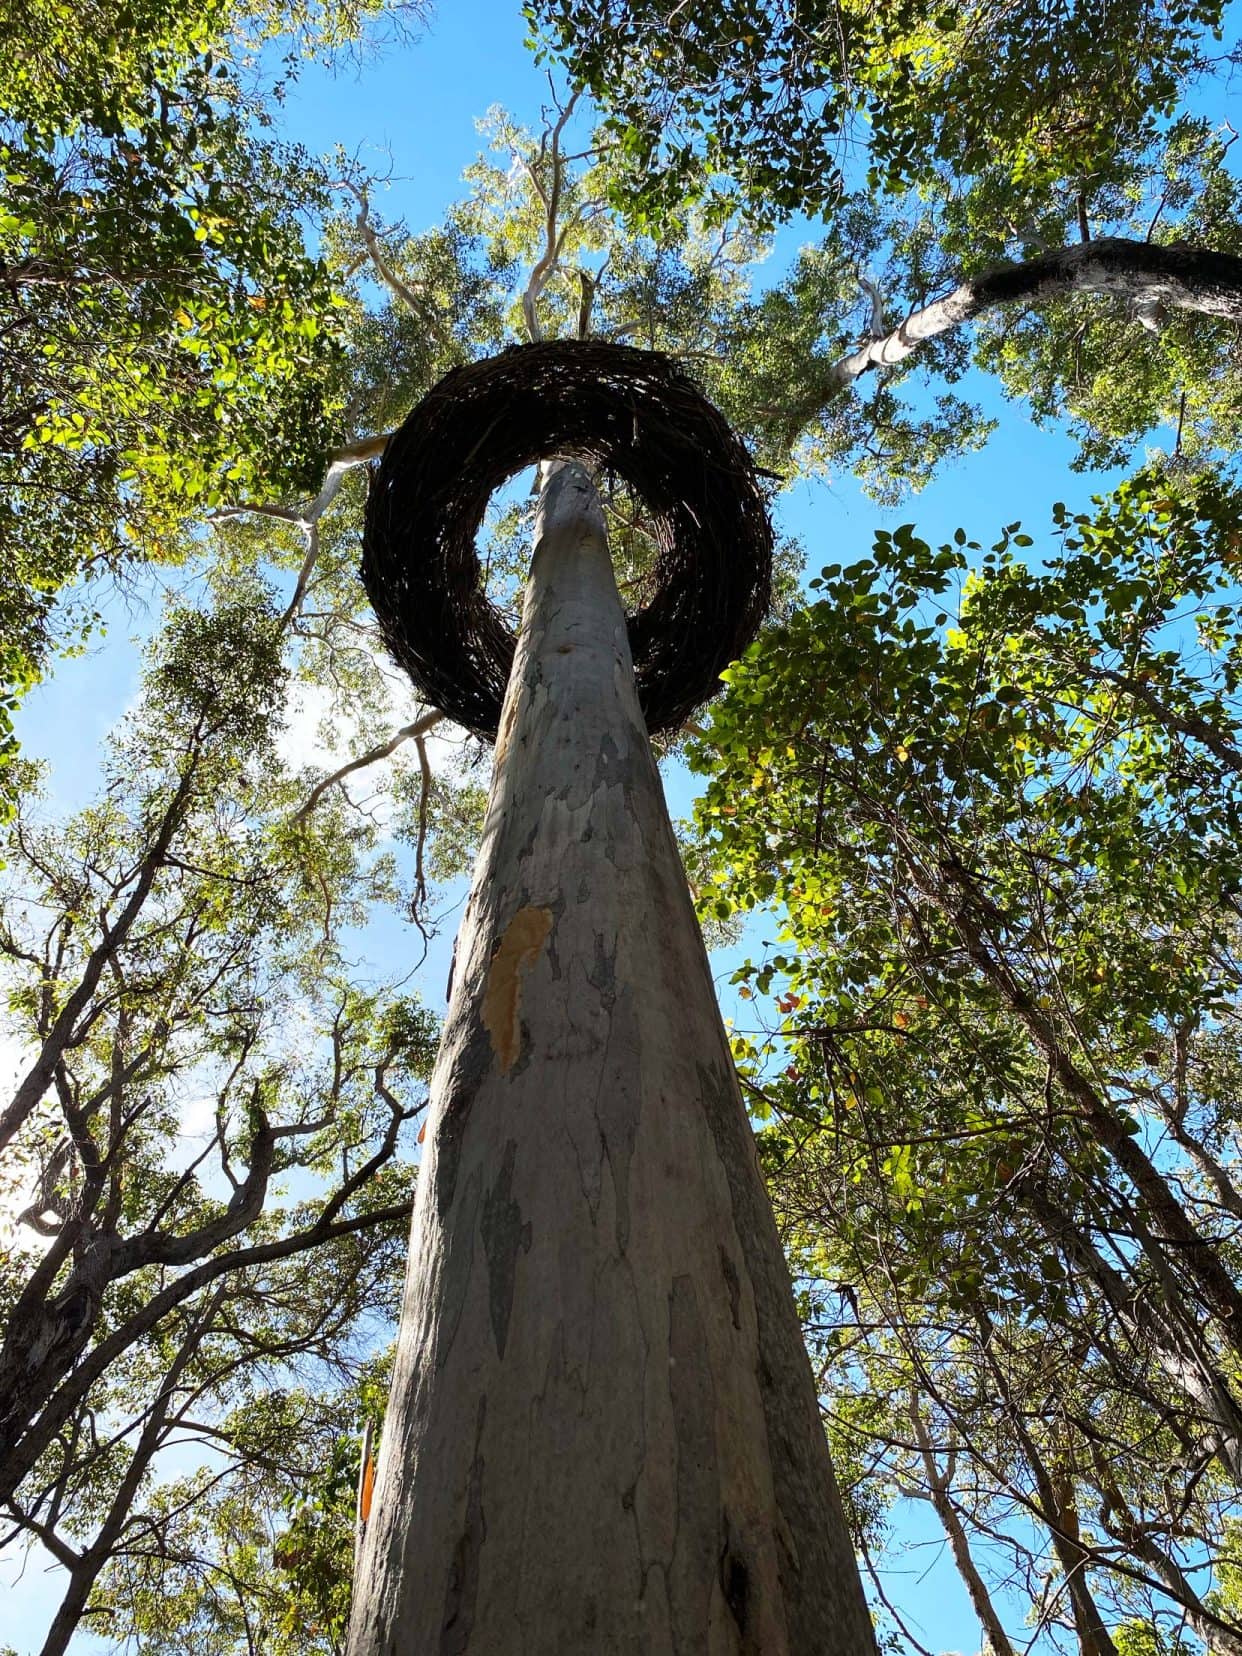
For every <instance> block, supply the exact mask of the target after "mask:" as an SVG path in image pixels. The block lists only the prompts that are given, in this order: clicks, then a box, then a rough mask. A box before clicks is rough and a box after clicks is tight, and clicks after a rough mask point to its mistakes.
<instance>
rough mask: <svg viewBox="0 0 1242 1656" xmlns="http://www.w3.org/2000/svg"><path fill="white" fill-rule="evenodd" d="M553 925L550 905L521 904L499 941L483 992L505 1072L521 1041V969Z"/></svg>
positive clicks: (486, 1017) (494, 1046)
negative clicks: (528, 905) (532, 906)
mask: <svg viewBox="0 0 1242 1656" xmlns="http://www.w3.org/2000/svg"><path fill="white" fill-rule="evenodd" d="M551 929H552V910H551V909H546V908H522V909H519V910H518V911H517V913H516V914H515V915H514V916H513V919H512V920H510V922H509V924H508V926H507V927H506V928H505V933H504V936H503V937H502V938H501V939H500V942H499V943H498V944H497V945H496V953H495V955H494V956H493V958H492V965H491V970H490V971H489V972H488V974H487V987H486V989H485V990H484V992H483V1026H484V1028H485V1029H486V1030H487V1033H488V1034H489V1035H490V1036H491V1038H492V1050H493V1051H494V1052H495V1054H496V1056H497V1058H498V1059H499V1060H500V1067H501V1069H502V1070H504V1071H505V1072H506V1074H507V1073H508V1071H509V1070H511V1069H512V1068H513V1063H514V1060H515V1059H516V1057H517V1055H518V1047H519V1045H520V1041H519V1033H518V1003H519V1001H520V999H521V994H522V973H523V972H524V971H526V970H528V969H529V967H530V966H531V965H532V963H533V962H534V960H535V957H536V956H537V955H538V953H539V951H540V949H541V948H542V947H543V944H544V940H545V939H546V938H547V935H548V933H549V932H550V931H551Z"/></svg>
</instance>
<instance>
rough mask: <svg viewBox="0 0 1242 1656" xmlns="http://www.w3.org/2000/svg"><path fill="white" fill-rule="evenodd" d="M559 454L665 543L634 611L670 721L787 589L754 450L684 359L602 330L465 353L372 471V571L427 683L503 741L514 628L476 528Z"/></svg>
mask: <svg viewBox="0 0 1242 1656" xmlns="http://www.w3.org/2000/svg"><path fill="white" fill-rule="evenodd" d="M558 454H572V455H573V456H574V457H575V458H579V459H583V460H586V461H587V462H588V463H590V462H593V463H594V464H595V466H596V467H597V469H598V470H600V471H602V472H612V473H614V474H615V475H616V476H618V477H620V478H621V479H623V480H624V481H625V482H626V483H628V484H629V485H630V486H631V487H632V488H633V489H634V490H635V491H636V492H637V493H638V494H639V495H640V496H641V497H642V499H643V500H644V501H645V503H646V505H647V507H648V509H649V511H650V512H651V515H652V520H653V522H652V525H651V532H652V534H653V535H654V538H655V541H656V544H657V547H658V549H659V556H658V561H657V565H656V571H655V592H654V596H653V597H652V599H651V602H650V603H648V604H647V605H646V607H645V608H643V609H641V610H639V611H638V612H637V613H636V614H634V615H632V616H630V617H629V619H628V628H629V638H630V648H631V651H632V652H633V656H634V669H635V673H636V676H637V680H638V692H639V699H640V701H641V704H642V708H643V712H644V714H645V716H646V720H647V728H648V729H649V730H651V731H659V730H669V729H673V728H675V727H676V726H678V725H680V724H682V723H683V722H684V721H685V719H687V718H688V717H689V715H690V714H691V713H692V712H693V711H694V710H695V708H696V707H698V706H700V705H701V704H702V703H703V702H705V701H706V700H707V699H708V698H709V697H710V696H712V695H714V694H715V693H716V691H717V690H718V689H719V687H720V685H719V675H720V673H721V671H722V669H723V668H725V667H726V666H727V665H728V664H729V662H730V661H733V660H735V659H736V657H737V656H739V655H740V654H741V652H742V651H743V650H744V649H745V648H746V646H747V644H749V643H750V641H751V639H752V638H753V637H754V636H755V633H756V631H757V630H758V627H759V624H760V622H761V621H762V619H763V616H764V614H765V612H766V610H767V607H768V603H769V596H770V590H771V574H772V531H771V527H770V525H769V523H768V516H767V511H766V509H765V506H764V500H763V495H762V493H761V491H760V488H759V483H758V480H757V478H756V475H755V471H754V467H753V466H752V464H751V461H750V457H749V455H748V454H747V453H746V450H745V449H744V448H743V447H742V444H741V443H740V442H739V441H738V439H737V438H736V437H735V436H734V434H733V432H732V431H731V430H730V428H729V426H728V424H727V422H726V421H725V419H724V418H723V416H722V415H721V414H720V413H719V412H718V411H717V410H716V409H715V408H713V407H712V405H711V404H710V403H709V402H708V401H707V399H706V398H705V397H704V396H703V393H702V392H701V391H700V390H699V389H698V388H697V386H695V385H694V383H693V382H692V381H691V380H690V379H688V378H687V377H686V375H685V374H684V373H683V372H682V371H681V369H680V368H679V367H678V366H677V364H676V363H674V362H672V361H671V360H670V359H669V358H668V357H666V356H663V355H661V354H659V353H657V352H653V351H639V350H634V349H632V348H631V347H629V346H626V345H612V344H607V343H604V342H602V341H595V340H586V341H574V340H549V341H547V342H544V343H540V344H537V345H516V346H512V347H511V348H510V349H508V350H506V351H502V352H501V353H500V354H499V355H498V356H494V357H489V358H487V359H486V360H484V361H482V362H473V363H470V364H468V365H467V366H466V367H463V368H455V369H453V371H452V372H451V373H449V374H446V375H445V377H444V378H443V379H442V380H441V381H440V382H439V384H438V385H436V386H435V387H434V388H433V389H432V390H431V391H429V392H428V393H427V395H426V396H425V397H424V398H423V400H422V401H421V402H420V403H419V404H418V406H417V408H415V409H414V411H413V413H412V414H411V415H410V416H409V418H408V419H407V420H406V421H405V423H404V425H402V427H401V428H400V430H399V431H397V432H395V433H394V434H393V436H392V438H391V439H390V441H389V443H388V447H387V449H386V450H385V452H384V458H383V461H382V462H381V464H380V466H379V469H378V472H377V474H376V476H375V478H374V480H373V483H372V487H371V491H370V499H369V502H368V506H367V516H366V530H365V534H364V539H363V556H362V578H363V581H364V583H365V585H366V589H367V593H368V595H369V597H370V599H371V603H372V605H373V606H374V608H375V613H376V616H377V618H378V620H379V624H380V628H381V631H382V634H383V637H384V641H385V643H386V645H387V647H388V649H389V650H390V651H391V652H392V655H393V656H394V657H395V659H396V660H397V662H398V663H399V664H400V666H401V667H402V668H404V670H405V671H406V672H407V673H408V674H409V676H410V678H411V679H412V680H413V682H414V685H415V687H416V688H417V689H418V691H419V692H420V694H421V695H423V696H424V697H425V698H426V699H427V700H428V701H429V702H431V703H432V704H433V705H434V706H436V707H438V708H439V709H440V710H441V711H442V712H444V713H445V714H447V715H448V717H449V718H450V719H453V720H454V721H456V722H457V723H458V724H461V725H464V726H465V727H466V728H467V729H468V730H471V731H473V732H474V733H475V735H477V736H480V737H482V738H484V739H485V740H491V739H492V738H494V736H495V734H496V727H497V725H498V723H499V720H500V708H501V702H502V701H503V698H504V693H505V686H506V684H507V683H508V679H509V670H510V668H511V667H512V665H513V653H514V648H515V639H514V635H513V633H512V632H511V630H510V629H509V627H508V626H507V625H506V623H505V621H504V619H503V617H502V616H501V614H500V612H499V611H498V610H497V609H496V607H495V606H494V605H493V604H492V603H491V602H490V600H489V599H488V597H487V595H486V593H485V592H484V590H483V576H482V571H481V568H480V565H479V557H478V553H477V552H476V550H475V544H474V542H475V535H476V533H477V531H478V528H479V525H480V523H481V522H482V520H483V514H484V511H485V510H486V507H487V503H488V500H489V498H490V496H491V495H492V493H493V491H494V490H495V489H496V488H498V487H499V485H500V484H502V483H503V482H504V481H505V480H506V479H507V478H509V477H512V476H513V475H514V473H516V472H519V471H521V470H523V469H524V468H525V467H527V466H529V465H531V464H533V463H534V462H536V461H538V460H541V459H546V458H551V457H552V456H555V455H558Z"/></svg>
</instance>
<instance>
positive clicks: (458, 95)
mask: <svg viewBox="0 0 1242 1656" xmlns="http://www.w3.org/2000/svg"><path fill="white" fill-rule="evenodd" d="M525 32H526V31H525V24H524V22H523V20H522V18H521V16H520V12H519V10H518V6H517V3H516V0H451V3H445V4H443V5H442V7H441V9H440V11H439V13H438V14H437V15H436V16H435V17H434V19H433V20H432V21H431V23H430V24H429V25H428V26H427V27H426V28H425V30H424V31H423V32H422V36H421V38H420V39H418V40H417V41H415V42H413V43H411V44H410V45H408V46H405V47H402V48H400V49H398V50H391V51H389V52H388V53H387V55H385V56H381V57H376V58H368V57H365V56H364V58H363V59H362V61H361V62H360V63H359V64H357V65H354V66H347V67H346V68H344V69H341V70H338V71H337V72H335V73H328V72H327V71H325V70H324V69H323V68H321V67H319V66H316V65H309V66H303V68H302V69H301V71H300V74H299V78H298V79H297V81H296V82H295V83H294V84H293V85H292V87H291V88H290V90H289V93H288V96H287V99H286V102H285V105H284V110H283V115H282V118H281V126H282V128H283V130H284V132H285V133H286V134H287V135H288V136H289V137H291V138H294V139H297V140H299V141H301V142H304V143H305V144H306V145H307V146H308V147H309V148H310V149H312V150H315V151H317V152H320V151H325V150H328V149H329V148H331V147H332V146H333V145H337V144H339V145H341V146H342V147H343V148H344V149H345V150H346V151H347V152H349V153H351V154H356V155H357V156H358V158H359V159H360V160H361V162H362V163H363V164H364V165H366V166H368V167H370V168H373V169H374V170H376V171H377V172H383V171H385V170H387V168H388V167H389V165H391V172H392V182H391V185H390V188H389V190H388V192H387V194H386V195H385V196H383V197H381V198H380V199H378V200H377V202H376V206H377V208H378V210H379V211H380V212H381V213H382V214H383V215H384V216H385V217H386V218H389V219H392V218H398V217H401V218H404V219H405V220H406V222H407V223H408V225H409V226H410V228H411V229H412V230H415V231H418V230H421V229H424V228H426V227H427V226H430V225H432V224H434V223H436V222H437V221H438V220H439V218H440V217H441V215H442V214H443V211H444V209H445V208H446V207H447V206H448V205H449V204H450V203H451V202H452V201H454V200H455V199H456V198H457V197H458V196H459V195H460V194H461V188H462V187H461V182H460V179H461V172H462V169H463V168H464V167H465V166H466V165H468V164H469V163H470V162H471V161H472V160H473V159H474V157H475V155H476V153H477V152H478V150H479V148H480V140H479V137H478V134H477V132H476V130H475V121H476V119H477V118H478V117H479V116H481V115H483V114H484V112H485V111H486V110H487V108H488V106H489V105H491V104H493V103H497V102H499V103H503V104H505V105H506V106H507V107H508V108H509V109H510V110H511V111H513V112H514V113H515V114H517V115H518V116H519V117H520V118H524V119H527V120H530V121H534V120H536V119H537V118H538V113H539V108H540V105H541V103H543V102H545V101H546V100H547V90H548V89H547V82H546V78H545V75H544V72H543V71H541V70H540V69H539V68H537V66H536V65H535V63H534V60H533V58H532V57H531V55H530V54H529V52H528V51H527V50H526V49H525V46H524V44H523V42H524V36H525ZM801 234H802V235H803V236H805V234H806V232H805V231H803V232H801ZM798 239H799V232H787V233H786V234H785V236H784V237H783V238H782V241H781V243H780V245H779V248H778V258H779V259H784V258H787V257H788V256H789V254H790V252H791V251H792V250H793V248H794V247H795V246H796V243H797V240H798ZM965 389H966V391H967V394H969V392H970V390H971V389H975V388H972V387H969V386H968V387H967V388H965ZM976 395H977V397H978V400H979V401H981V402H982V403H983V404H984V406H985V409H986V411H987V412H988V413H990V414H994V415H995V416H996V417H997V418H998V420H999V422H1000V423H999V428H998V430H997V432H996V434H995V436H994V437H993V439H992V441H991V443H990V444H989V446H988V447H987V448H986V449H985V450H984V451H983V452H982V453H980V454H978V455H975V456H972V457H970V458H968V459H966V460H962V461H959V462H957V463H955V464H954V465H952V466H950V467H948V468H947V469H946V470H945V471H944V473H943V474H942V475H941V477H940V478H939V479H938V480H937V481H936V483H935V484H934V485H933V486H932V487H931V488H929V489H928V490H927V491H926V492H925V493H924V494H923V495H922V496H920V497H918V498H916V499H914V500H912V501H909V502H907V503H905V504H904V505H903V506H902V507H900V508H897V509H881V508H879V507H877V506H876V505H875V504H874V503H873V502H870V501H868V500H867V499H866V498H865V497H863V496H862V494H861V493H860V491H859V490H858V489H857V487H856V486H855V485H854V484H853V483H852V482H851V480H849V479H848V478H841V479H837V480H834V481H831V482H825V481H820V482H815V483H809V484H800V485H798V486H797V487H796V488H794V489H793V490H792V491H790V493H789V494H788V495H787V496H786V497H785V499H784V500H783V502H782V503H781V506H780V518H781V522H782V525H783V527H784V528H786V529H787V530H789V531H792V532H794V533H796V534H798V535H799V536H800V537H801V538H802V539H803V540H804V542H805V543H806V545H807V547H808V550H809V559H808V569H809V572H810V573H814V572H815V570H816V569H818V567H819V566H820V565H821V564H823V563H825V562H830V561H836V562H848V561H850V559H851V558H853V557H857V556H861V555H863V554H864V553H865V552H866V550H867V549H868V547H869V545H870V542H871V537H872V534H873V532H874V530H875V529H876V528H878V527H882V526H887V527H890V528H891V527H892V526H893V525H895V524H896V523H900V522H906V521H914V522H916V523H917V524H918V526H919V529H920V532H921V533H922V534H923V535H924V536H925V537H926V538H928V539H929V540H932V541H938V540H941V539H947V538H948V537H949V536H950V535H951V534H952V531H953V530H954V529H955V528H956V527H957V526H958V525H959V524H961V525H963V526H964V527H966V528H967V529H968V530H969V531H970V532H971V534H972V536H974V537H976V538H978V539H981V540H982V539H984V538H985V537H987V538H992V531H993V530H994V529H996V528H998V527H999V526H1000V525H1001V524H1003V523H1010V522H1012V521H1013V520H1014V519H1016V518H1021V519H1022V520H1023V521H1024V522H1025V524H1026V525H1027V527H1028V529H1029V530H1030V532H1031V533H1032V534H1034V535H1035V536H1036V538H1037V541H1038V537H1039V535H1040V532H1041V530H1042V528H1043V526H1044V525H1045V524H1046V523H1047V522H1048V514H1049V509H1050V507H1051V505H1052V503H1053V501H1054V500H1057V499H1065V500H1067V501H1069V502H1070V503H1071V504H1074V505H1081V504H1085V502H1086V500H1087V498H1088V497H1089V495H1090V494H1091V493H1092V492H1094V491H1097V490H1099V489H1100V488H1101V487H1102V486H1103V485H1104V483H1105V481H1106V480H1105V479H1102V478H1100V477H1098V476H1097V477H1094V478H1084V477H1081V476H1079V475H1077V474H1075V473H1073V472H1071V471H1070V470H1069V469H1068V468H1069V461H1070V459H1071V458H1072V455H1073V452H1074V451H1073V445H1072V444H1071V443H1070V442H1069V441H1068V440H1067V439H1066V438H1065V437H1064V436H1062V435H1060V434H1057V433H1050V432H1041V431H1039V430H1037V429H1035V428H1034V427H1033V426H1032V425H1031V424H1030V422H1029V421H1028V420H1027V419H1026V418H1025V416H1024V414H1023V412H1022V410H1021V409H1020V408H1018V407H1015V406H1013V405H1008V404H1003V403H1001V402H1000V400H999V398H998V397H997V396H996V394H995V392H994V391H993V390H992V389H991V388H990V387H989V386H986V385H983V386H980V387H978V388H977V390H976ZM158 589H159V581H158V580H157V579H156V578H154V577H152V578H150V579H149V580H148V582H147V584H146V588H145V590H146V594H147V596H148V597H149V598H150V599H152V600H154V599H155V598H157V597H158ZM108 622H109V627H108V634H107V637H106V640H105V641H104V642H103V644H102V645H101V646H100V647H99V648H96V649H93V650H92V651H91V652H90V653H88V654H87V655H85V656H84V657H82V658H79V659H76V660H70V661H66V662H63V663H60V664H58V666H57V669H56V672H55V674H54V676H53V678H52V679H51V680H50V681H49V683H48V684H47V685H45V686H44V687H42V688H40V689H39V690H38V691H37V692H36V693H35V694H34V695H32V696H31V697H30V699H29V701H28V703H27V704H26V707H25V709H24V710H23V712H22V715H21V718H20V721H19V733H20V736H21V738H22V741H23V745H24V747H25V748H26V751H27V752H29V753H31V754H32V755H38V756H44V757H46V758H47V759H48V761H49V763H50V767H51V770H50V806H51V807H52V808H60V807H64V806H68V805H73V804H77V803H81V802H82V801H83V800H84V799H85V798H87V797H89V795H90V793H91V791H92V789H93V785H94V781H95V778H96V777H97V775H98V763H99V755H100V748H101V744H102V742H103V740H104V737H105V736H106V733H107V731H108V730H109V729H110V728H111V727H112V725H113V724H114V723H115V721H116V719H117V718H118V717H119V715H120V714H121V713H122V711H123V710H124V709H125V707H126V706H127V704H128V703H129V702H130V700H131V699H132V697H133V694H134V691H135V687H136V679H137V669H138V651H137V649H136V647H135V641H140V640H141V638H142V637H143V636H144V635H145V634H146V632H147V631H148V629H149V627H150V625H151V615H150V613H147V612H146V611H145V610H144V606H143V604H142V603H141V601H140V602H139V603H137V604H136V605H135V606H134V607H133V608H132V609H130V608H128V607H127V606H126V605H125V604H124V603H122V601H121V600H120V599H119V598H113V599H111V600H110V601H109V605H108ZM669 784H670V795H671V803H672V807H673V810H674V813H675V814H680V813H683V812H684V811H685V810H686V809H687V808H688V804H689V798H690V785H689V779H688V778H687V777H686V776H685V775H684V773H675V774H673V775H672V776H671V777H670V779H669ZM449 933H450V937H451V927H450V928H449ZM415 941H416V940H415ZM448 946H449V938H445V939H442V940H441V941H440V942H439V943H438V945H437V946H436V948H435V950H434V952H433V954H432V956H431V957H430V959H429V961H428V963H427V966H426V968H425V969H424V972H423V973H422V974H421V975H422V977H423V978H424V980H425V982H426V985H427V988H426V998H427V999H428V1001H429V1002H430V1003H431V1004H432V1005H433V1006H436V1007H439V1006H440V1005H441V1004H442V1001H443V984H444V979H445V975H446V967H447V949H448ZM365 947H366V948H367V950H368V951H369V953H370V954H371V956H372V957H373V958H374V960H375V962H376V965H377V967H384V966H386V965H387V964H388V962H389V961H390V960H394V959H398V958H400V957H401V956H402V954H403V953H404V952H406V951H409V950H410V949H411V947H412V942H411V934H410V933H409V931H408V930H407V929H406V928H404V927H403V926H402V925H401V924H400V923H399V922H398V921H396V920H392V921H389V922H386V923H385V924H384V925H383V926H382V927H380V928H377V929H376V930H375V931H374V932H372V933H369V934H368V936H367V939H366V940H365ZM901 1533H902V1536H903V1538H904V1540H905V1541H906V1543H907V1545H908V1547H909V1552H908V1554H907V1556H906V1557H905V1559H904V1560H898V1562H897V1565H896V1567H895V1568H894V1570H893V1572H892V1573H891V1574H890V1575H889V1576H888V1577H887V1578H886V1584H887V1591H888V1592H889V1595H890V1596H891V1597H892V1598H893V1599H894V1601H895V1602H897V1603H899V1604H900V1605H901V1606H902V1607H903V1610H904V1611H905V1612H906V1613H907V1614H908V1615H909V1616H910V1619H911V1624H912V1626H913V1628H914V1630H915V1632H916V1633H917V1635H918V1636H919V1637H920V1638H921V1639H922V1640H923V1642H924V1643H925V1644H927V1645H928V1646H929V1647H930V1648H931V1649H932V1650H933V1651H935V1652H949V1651H953V1652H961V1653H963V1656H971V1653H973V1652H974V1651H975V1650H976V1649H977V1646H978V1632H977V1627H976V1623H975V1621H974V1618H973V1616H972V1614H971V1613H970V1610H969V1606H968V1604H967V1602H966V1598H965V1595H964V1592H963V1590H962V1589H961V1586H960V1584H959V1582H958V1579H957V1577H956V1574H955V1572H954V1571H953V1569H952V1567H951V1565H950V1564H949V1561H948V1559H947V1557H946V1556H945V1553H944V1547H943V1541H942V1537H941V1536H940V1532H939V1530H938V1528H937V1526H936V1524H935V1521H934V1519H933V1518H932V1517H931V1514H930V1512H929V1511H927V1510H926V1509H924V1508H919V1509H917V1510H916V1511H914V1512H912V1514H911V1515H910V1517H909V1519H908V1520H906V1521H903V1528H902V1532H901ZM13 1579H14V1578H13V1572H12V1570H11V1569H9V1570H0V1591H3V1589H4V1587H5V1586H6V1585H8V1584H10V1583H12V1582H13ZM58 1598H59V1586H58V1584H57V1578H56V1574H55V1573H52V1574H51V1575H50V1576H49V1575H46V1574H45V1573H44V1567H43V1563H42V1562H41V1561H39V1560H35V1559H32V1560H31V1561H30V1562H29V1564H28V1566H27V1568H26V1571H25V1574H24V1577H23V1578H22V1579H21V1582H20V1585H19V1586H16V1585H15V1586H13V1587H12V1588H11V1590H10V1591H8V1592H7V1593H5V1595H4V1602H3V1610H0V1642H2V1641H6V1640H7V1641H8V1642H11V1643H13V1644H14V1645H15V1646H16V1648H17V1650H18V1652H19V1656H27V1653H28V1652H33V1651H34V1650H37V1648H38V1644H39V1643H40V1642H41V1639H42V1636H43V1632H44V1630H45V1628H46V1625H47V1621H48V1619H49V1616H50V1613H51V1610H52V1609H53V1608H54V1606H55V1604H56V1602H57V1601H58ZM90 1648H92V1646H91V1643H90V1641H87V1640H86V1639H84V1638H83V1639H82V1640H81V1641H80V1642H78V1643H75V1646H74V1649H75V1650H80V1651H83V1652H85V1651H86V1650H88V1649H90Z"/></svg>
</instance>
